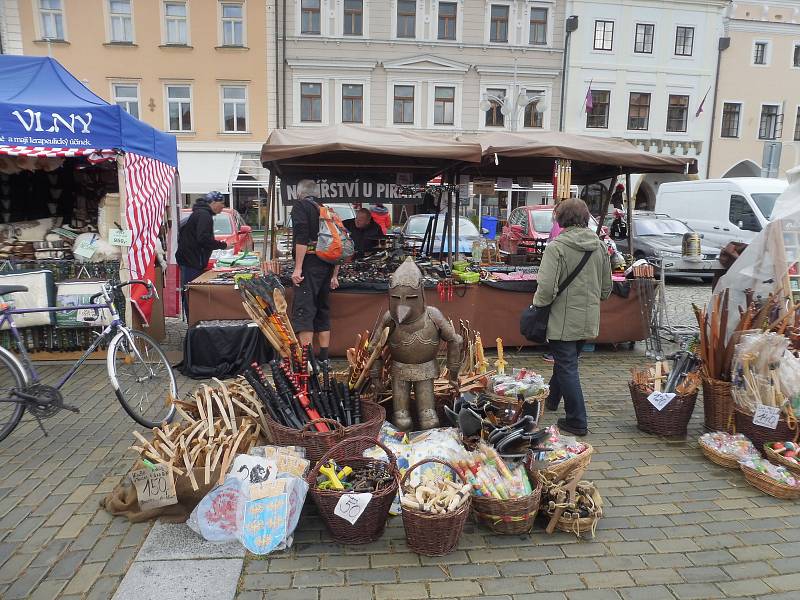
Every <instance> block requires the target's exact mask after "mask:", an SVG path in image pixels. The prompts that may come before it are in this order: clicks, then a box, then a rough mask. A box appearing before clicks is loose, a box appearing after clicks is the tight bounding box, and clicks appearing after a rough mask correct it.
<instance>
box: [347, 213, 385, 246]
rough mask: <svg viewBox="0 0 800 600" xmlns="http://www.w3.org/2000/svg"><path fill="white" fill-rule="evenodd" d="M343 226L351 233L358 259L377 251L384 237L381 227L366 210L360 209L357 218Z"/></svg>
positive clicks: (349, 220)
mask: <svg viewBox="0 0 800 600" xmlns="http://www.w3.org/2000/svg"><path fill="white" fill-rule="evenodd" d="M342 225H344V226H345V227H346V228H347V231H349V232H350V237H351V238H352V239H353V245H354V246H355V249H356V256H357V257H360V256H364V254H366V253H368V252H372V251H373V250H375V247H376V246H377V245H378V240H379V239H380V238H382V237H383V231H382V230H381V226H380V225H378V223H376V222H375V221H374V220H373V218H372V213H370V211H368V210H367V209H366V208H359V209H358V211H357V212H356V217H355V218H354V219H347V220H345V221H342Z"/></svg>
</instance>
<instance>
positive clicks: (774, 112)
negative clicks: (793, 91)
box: [758, 104, 780, 140]
mask: <svg viewBox="0 0 800 600" xmlns="http://www.w3.org/2000/svg"><path fill="white" fill-rule="evenodd" d="M779 112H780V107H779V106H778V105H777V104H763V105H762V106H761V119H760V120H759V124H758V139H760V140H775V139H778V122H779V120H780V115H779Z"/></svg>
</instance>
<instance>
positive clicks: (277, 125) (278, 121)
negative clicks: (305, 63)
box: [275, 0, 281, 129]
mask: <svg viewBox="0 0 800 600" xmlns="http://www.w3.org/2000/svg"><path fill="white" fill-rule="evenodd" d="M279 75H280V72H279V70H278V0H275V129H279V128H280V126H281V97H280V92H281V90H280V86H279V85H278V76H279Z"/></svg>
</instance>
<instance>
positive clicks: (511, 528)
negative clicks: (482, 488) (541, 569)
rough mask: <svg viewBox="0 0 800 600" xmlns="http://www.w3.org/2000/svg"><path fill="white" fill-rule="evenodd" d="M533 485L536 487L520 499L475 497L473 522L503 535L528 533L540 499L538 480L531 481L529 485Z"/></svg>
mask: <svg viewBox="0 0 800 600" xmlns="http://www.w3.org/2000/svg"><path fill="white" fill-rule="evenodd" d="M534 484H535V485H536V487H535V488H534V489H533V491H532V492H531V493H530V494H528V495H527V496H522V497H521V498H509V499H508V500H498V499H496V498H484V497H481V496H475V497H474V498H473V499H472V514H473V516H474V517H475V520H476V521H477V522H478V523H482V524H484V525H486V526H487V527H488V528H489V529H491V530H492V531H494V532H495V533H500V534H503V535H517V534H521V533H530V531H531V529H533V522H534V521H535V519H536V514H537V513H538V512H539V503H540V502H541V498H542V484H541V483H540V482H539V481H538V480H531V485H534Z"/></svg>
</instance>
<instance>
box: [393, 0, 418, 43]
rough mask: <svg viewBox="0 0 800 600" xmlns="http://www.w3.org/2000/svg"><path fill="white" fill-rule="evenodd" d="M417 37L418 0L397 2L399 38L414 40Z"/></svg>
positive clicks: (399, 0) (400, 0)
mask: <svg viewBox="0 0 800 600" xmlns="http://www.w3.org/2000/svg"><path fill="white" fill-rule="evenodd" d="M416 35H417V2H416V0H397V37H399V38H411V39H413V38H414V37H416Z"/></svg>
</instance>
